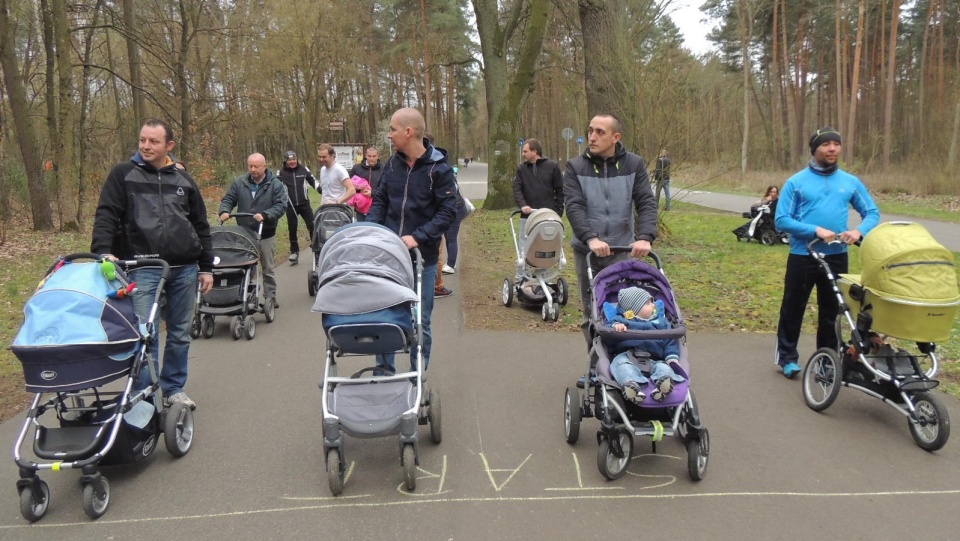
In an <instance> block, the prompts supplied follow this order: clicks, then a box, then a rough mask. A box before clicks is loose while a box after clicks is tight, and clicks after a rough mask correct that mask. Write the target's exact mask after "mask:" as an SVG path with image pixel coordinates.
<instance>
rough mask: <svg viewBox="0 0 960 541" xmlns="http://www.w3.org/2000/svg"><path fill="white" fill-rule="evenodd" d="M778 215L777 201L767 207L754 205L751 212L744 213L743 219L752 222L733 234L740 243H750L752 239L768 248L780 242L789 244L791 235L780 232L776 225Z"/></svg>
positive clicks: (737, 229) (735, 230)
mask: <svg viewBox="0 0 960 541" xmlns="http://www.w3.org/2000/svg"><path fill="white" fill-rule="evenodd" d="M776 215H777V202H776V201H773V202H772V203H768V204H766V205H754V206H752V207H750V212H744V213H743V217H744V218H747V219H749V220H750V221H749V222H747V223H745V224H743V225H741V226H740V227H738V228H736V229H734V230H733V234H734V235H736V236H737V240H738V241H745V242H750V239H756V240H757V241H759V242H760V243H761V244H764V245H766V246H773V245H774V244H777V243H778V242H779V243H781V244H789V243H790V235H789V234H788V233H784V232H783V231H780V230H778V229H777V228H776V225H774V217H775V216H776Z"/></svg>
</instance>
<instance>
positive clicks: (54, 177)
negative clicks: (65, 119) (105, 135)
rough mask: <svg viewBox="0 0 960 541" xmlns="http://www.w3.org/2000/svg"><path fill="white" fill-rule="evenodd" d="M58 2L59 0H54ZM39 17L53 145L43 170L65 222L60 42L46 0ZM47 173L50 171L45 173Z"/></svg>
mask: <svg viewBox="0 0 960 541" xmlns="http://www.w3.org/2000/svg"><path fill="white" fill-rule="evenodd" d="M55 3H56V2H55ZM40 20H41V22H42V24H43V52H44V68H45V69H44V98H45V99H44V101H45V102H46V103H45V105H46V108H47V137H48V138H49V139H50V148H51V151H52V154H53V157H52V159H51V160H50V163H52V165H53V166H52V167H51V168H49V169H48V168H47V166H46V165H44V168H43V169H44V171H45V172H46V171H48V170H49V172H50V175H49V177H50V178H49V190H50V193H51V194H52V195H53V196H54V197H55V198H56V211H57V218H58V221H59V222H60V223H61V224H62V223H63V204H62V201H61V199H60V195H61V193H60V166H61V165H62V164H61V163H60V153H61V150H62V149H63V140H62V139H61V134H60V127H59V126H58V125H57V121H58V120H59V118H60V115H59V114H58V113H57V46H56V43H55V41H56V37H55V35H56V29H55V28H54V25H55V23H54V15H53V9H52V8H51V6H50V3H49V2H48V1H47V0H40ZM44 176H47V175H44Z"/></svg>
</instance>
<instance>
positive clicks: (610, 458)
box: [597, 427, 633, 481]
mask: <svg viewBox="0 0 960 541" xmlns="http://www.w3.org/2000/svg"><path fill="white" fill-rule="evenodd" d="M617 437H618V438H619V439H620V445H621V446H622V447H623V458H617V457H616V456H615V455H614V454H613V451H612V450H611V449H610V441H609V440H608V439H607V438H601V441H600V449H599V450H598V451H597V468H598V469H599V470H600V473H601V474H602V475H603V476H604V477H606V478H607V479H609V480H611V481H614V480H616V479H620V478H621V477H623V474H625V473H627V467H629V466H630V458H631V457H632V455H633V435H632V434H630V432H629V431H627V429H626V428H622V427H621V428H620V429H619V430H618V431H617Z"/></svg>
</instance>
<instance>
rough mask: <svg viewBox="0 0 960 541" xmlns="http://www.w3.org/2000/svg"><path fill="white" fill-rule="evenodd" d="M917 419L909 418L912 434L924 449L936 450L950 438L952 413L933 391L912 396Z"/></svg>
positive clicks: (914, 439)
mask: <svg viewBox="0 0 960 541" xmlns="http://www.w3.org/2000/svg"><path fill="white" fill-rule="evenodd" d="M910 398H911V400H912V401H913V407H914V409H915V410H916V415H917V420H916V422H915V421H914V420H913V419H909V422H910V435H911V436H913V441H914V442H916V444H917V445H918V446H920V448H921V449H923V450H924V451H931V452H932V451H936V450H938V449H940V448H942V447H943V446H944V445H946V444H947V440H948V439H949V438H950V414H949V413H948V412H947V409H946V408H945V407H943V402H941V401H940V399H939V398H937V397H936V395H934V394H933V393H917V394H915V395H913V396H912V397H910Z"/></svg>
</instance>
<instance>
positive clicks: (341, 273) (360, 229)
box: [313, 222, 419, 314]
mask: <svg viewBox="0 0 960 541" xmlns="http://www.w3.org/2000/svg"><path fill="white" fill-rule="evenodd" d="M317 271H318V274H319V276H320V289H319V290H318V291H317V299H316V302H314V304H313V311H314V312H321V313H324V314H363V313H367V312H372V311H374V310H381V309H383V308H388V307H390V306H396V305H397V304H400V303H404V302H413V301H417V300H419V298H418V297H417V293H416V277H415V275H414V273H413V263H412V262H411V260H410V252H409V251H408V250H407V247H406V246H405V245H404V244H403V241H402V240H400V237H398V236H397V234H396V233H394V232H393V231H391V230H389V229H387V228H386V227H383V226H381V225H378V224H371V223H366V222H359V223H356V224H350V225H346V226H344V227H342V228H341V229H340V230H339V231H337V232H336V233H335V234H334V235H333V236H332V237H330V240H329V241H327V243H326V244H324V245H323V250H321V251H320V266H319V268H318V269H317Z"/></svg>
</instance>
